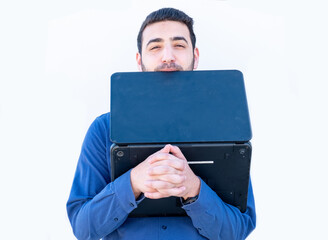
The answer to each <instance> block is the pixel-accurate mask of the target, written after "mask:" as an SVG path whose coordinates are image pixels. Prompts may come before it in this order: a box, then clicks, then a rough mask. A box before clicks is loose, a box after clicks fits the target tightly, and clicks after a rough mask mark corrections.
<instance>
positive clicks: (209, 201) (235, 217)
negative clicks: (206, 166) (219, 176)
mask: <svg viewBox="0 0 328 240" xmlns="http://www.w3.org/2000/svg"><path fill="white" fill-rule="evenodd" d="M168 146H169V151H168V152H169V153H171V154H168V156H167V157H166V158H165V160H163V158H160V157H157V158H150V159H149V162H150V163H151V164H152V165H153V167H152V168H151V169H150V171H148V173H149V174H150V175H151V176H153V179H152V181H150V182H148V184H149V186H150V187H152V188H154V189H157V192H152V193H147V192H146V193H145V196H146V197H149V198H161V197H166V196H180V197H182V198H183V199H186V198H188V197H194V196H197V195H198V198H197V200H196V201H195V202H193V203H191V204H188V205H184V206H183V208H184V209H185V210H186V212H187V214H188V215H189V217H190V218H191V220H192V222H193V225H194V227H195V228H196V229H197V230H198V232H199V233H200V234H201V235H203V236H205V237H207V238H209V239H245V238H246V237H247V236H248V234H249V233H250V232H251V231H252V230H253V229H254V228H255V220H256V218H255V206H254V197H253V191H252V186H251V183H250V184H249V191H248V201H247V210H246V212H245V213H241V212H240V211H239V209H237V208H236V207H233V206H231V205H229V204H226V203H224V202H223V201H222V200H221V199H220V197H218V195H217V194H216V193H215V192H214V191H213V190H212V189H211V188H210V187H209V186H208V185H207V184H206V183H205V182H203V181H202V180H200V179H199V178H198V177H197V176H196V175H195V174H194V173H193V172H192V170H191V169H190V167H189V165H188V164H187V160H186V158H185V157H184V156H183V154H182V152H181V151H180V149H179V148H178V147H174V146H171V145H168ZM168 146H166V148H167V147H168ZM172 155H174V156H172ZM163 166H165V167H166V168H163ZM168 166H170V168H167V167H168ZM167 169H168V170H167ZM179 176H184V178H183V179H184V180H182V181H181V179H180V181H175V182H174V181H173V180H174V179H176V178H177V177H179ZM197 180H198V181H197ZM176 189H178V190H179V191H176Z"/></svg>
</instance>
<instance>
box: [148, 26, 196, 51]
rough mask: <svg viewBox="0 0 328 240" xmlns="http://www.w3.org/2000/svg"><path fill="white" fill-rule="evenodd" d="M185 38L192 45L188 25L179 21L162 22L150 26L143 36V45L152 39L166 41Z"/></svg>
mask: <svg viewBox="0 0 328 240" xmlns="http://www.w3.org/2000/svg"><path fill="white" fill-rule="evenodd" d="M177 36H180V37H184V38H185V39H186V40H187V41H188V43H189V44H190V34H189V29H188V27H187V25H185V24H184V23H181V22H177V21H162V22H156V23H152V24H150V25H148V26H147V27H146V28H145V30H144V31H143V34H142V44H143V45H144V44H145V43H147V42H148V41H149V40H151V39H155V38H162V39H163V40H164V41H165V40H169V39H171V38H173V37H177Z"/></svg>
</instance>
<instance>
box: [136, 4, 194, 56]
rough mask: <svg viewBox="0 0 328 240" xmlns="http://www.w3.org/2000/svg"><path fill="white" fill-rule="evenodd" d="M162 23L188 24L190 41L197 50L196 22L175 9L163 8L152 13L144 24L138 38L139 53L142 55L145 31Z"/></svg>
mask: <svg viewBox="0 0 328 240" xmlns="http://www.w3.org/2000/svg"><path fill="white" fill-rule="evenodd" d="M162 21H177V22H181V23H184V24H186V26H187V27H188V29H189V33H190V39H191V43H192V47H193V49H194V48H195V45H196V36H195V33H194V29H193V25H194V20H193V19H192V18H191V17H189V16H188V15H187V14H185V13H184V12H182V11H180V10H178V9H174V8H161V9H159V10H157V11H154V12H152V13H151V14H149V15H148V16H147V17H146V19H145V21H144V22H143V23H142V25H141V28H140V30H139V33H138V38H137V44H138V51H139V53H140V54H141V49H142V33H143V31H144V30H145V28H146V27H147V26H148V25H150V24H152V23H156V22H162Z"/></svg>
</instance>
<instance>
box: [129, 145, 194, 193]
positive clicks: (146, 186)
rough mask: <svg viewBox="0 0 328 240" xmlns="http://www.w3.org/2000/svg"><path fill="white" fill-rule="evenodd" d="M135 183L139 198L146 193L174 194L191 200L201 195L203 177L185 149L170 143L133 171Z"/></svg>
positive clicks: (132, 177) (132, 179) (134, 186)
mask: <svg viewBox="0 0 328 240" xmlns="http://www.w3.org/2000/svg"><path fill="white" fill-rule="evenodd" d="M131 186H132V190H133V193H134V195H135V198H138V197H139V195H140V194H141V193H144V195H145V197H147V198H151V199H158V198H165V197H170V196H176V197H182V198H184V199H187V198H188V197H194V196H196V195H198V194H199V190H200V180H199V178H198V177H197V176H196V175H195V174H194V173H193V171H192V170H191V169H190V167H189V165H188V163H187V160H186V158H185V157H184V155H183V153H182V152H181V150H180V149H179V148H178V147H177V146H172V145H170V144H168V145H166V146H165V147H164V148H162V149H161V150H159V151H158V152H156V153H154V154H152V155H150V156H149V157H148V158H147V159H146V160H144V161H143V162H141V163H140V164H139V165H137V166H136V167H135V168H133V169H132V170H131Z"/></svg>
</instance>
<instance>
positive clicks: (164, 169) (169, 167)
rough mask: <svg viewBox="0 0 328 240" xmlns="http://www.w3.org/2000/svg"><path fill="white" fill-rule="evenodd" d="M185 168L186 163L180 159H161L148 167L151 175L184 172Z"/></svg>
mask: <svg viewBox="0 0 328 240" xmlns="http://www.w3.org/2000/svg"><path fill="white" fill-rule="evenodd" d="M184 169H185V163H184V162H183V161H182V160H180V159H178V160H161V161H159V162H156V163H154V164H151V165H150V168H149V169H148V174H149V175H159V174H182V172H183V171H184Z"/></svg>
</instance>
